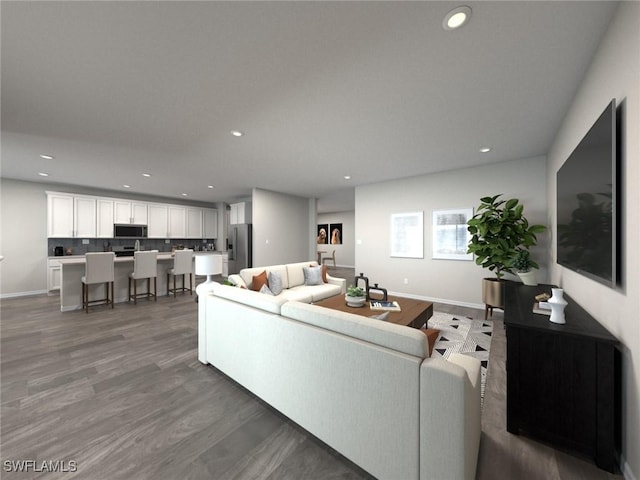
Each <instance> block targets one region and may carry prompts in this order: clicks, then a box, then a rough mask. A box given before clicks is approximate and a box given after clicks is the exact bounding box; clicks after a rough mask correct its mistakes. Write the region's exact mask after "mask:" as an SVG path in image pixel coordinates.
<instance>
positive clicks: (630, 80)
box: [548, 2, 640, 479]
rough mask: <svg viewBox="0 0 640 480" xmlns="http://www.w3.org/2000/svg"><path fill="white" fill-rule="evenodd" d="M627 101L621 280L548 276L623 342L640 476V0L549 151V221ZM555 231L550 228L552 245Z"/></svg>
mask: <svg viewBox="0 0 640 480" xmlns="http://www.w3.org/2000/svg"><path fill="white" fill-rule="evenodd" d="M612 98H615V99H616V103H617V104H620V103H622V104H623V110H624V118H623V124H624V129H623V136H624V139H623V148H622V154H623V167H622V169H623V178H624V181H623V195H624V202H623V203H624V206H623V208H624V213H623V220H622V223H623V228H624V238H623V244H624V248H623V250H624V268H623V280H624V285H623V287H622V288H621V289H617V290H614V289H610V288H607V287H605V286H603V285H600V284H599V283H596V282H594V281H592V280H589V279H588V278H586V277H583V276H581V275H578V274H576V273H574V272H572V271H570V270H567V269H565V268H563V267H561V266H559V265H556V264H555V248H554V249H553V250H554V251H553V254H554V255H553V259H554V263H553V264H552V268H551V278H552V281H553V282H554V283H556V284H559V285H561V286H562V287H563V288H564V289H565V290H566V292H567V293H568V294H569V295H570V296H571V297H572V298H573V299H574V300H575V301H577V302H579V303H580V304H581V305H582V307H584V308H585V309H586V310H587V311H588V312H589V313H590V314H591V315H593V316H594V317H595V318H596V319H597V320H598V321H599V322H600V323H602V324H603V325H604V326H605V327H606V328H607V329H608V330H609V331H610V332H611V333H612V334H613V335H615V336H616V337H617V338H618V339H619V340H620V342H621V343H622V344H623V385H624V387H623V389H624V391H623V452H622V454H623V457H624V458H623V461H624V462H625V463H624V464H623V473H624V474H625V477H626V478H628V479H631V478H635V479H638V478H640V318H639V316H638V314H639V312H640V255H639V254H638V245H640V214H639V212H640V136H639V135H638V132H640V3H638V2H621V4H620V6H619V7H618V10H617V12H616V14H615V16H614V18H613V20H612V22H611V25H610V26H609V30H608V32H607V33H606V35H605V36H604V38H603V40H602V42H601V44H600V47H599V50H598V52H597V53H596V55H595V56H594V60H593V62H592V64H591V66H590V68H589V70H588V72H587V74H586V75H585V78H584V81H583V82H582V85H581V86H580V88H579V90H578V92H577V94H576V97H575V99H574V101H573V104H572V105H571V108H570V109H569V111H568V112H567V115H566V117H565V120H564V122H563V125H562V128H561V129H560V130H559V132H558V135H557V137H556V139H555V141H554V143H553V146H552V148H551V150H550V152H549V155H548V183H549V194H548V205H549V212H550V213H551V215H550V218H549V223H550V224H552V225H555V221H556V217H555V204H556V173H557V171H558V169H559V168H560V166H561V165H562V163H563V162H564V161H565V160H566V159H567V157H568V156H569V154H570V153H571V152H572V151H573V149H574V148H575V146H576V145H577V144H578V142H579V141H580V139H582V137H583V136H584V134H585V133H586V132H587V131H588V129H589V128H590V127H591V125H592V124H593V122H594V121H595V120H596V118H598V115H599V114H600V113H601V112H602V110H604V108H605V106H606V105H607V104H608V103H609V102H610V101H611V99H612ZM555 238H556V232H555V229H554V231H553V240H552V245H555Z"/></svg>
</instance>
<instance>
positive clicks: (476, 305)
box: [389, 292, 484, 311]
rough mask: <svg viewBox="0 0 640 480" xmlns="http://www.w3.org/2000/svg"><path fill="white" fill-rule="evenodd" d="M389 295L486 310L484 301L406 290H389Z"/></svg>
mask: <svg viewBox="0 0 640 480" xmlns="http://www.w3.org/2000/svg"><path fill="white" fill-rule="evenodd" d="M389 295H397V296H398V297H406V298H413V299H415V300H422V301H423V302H432V303H433V302H436V303H445V304H447V305H456V306H458V307H466V308H474V309H476V310H482V311H484V303H468V302H459V301H457V300H451V299H448V298H436V297H427V296H424V295H414V294H412V293H404V292H389Z"/></svg>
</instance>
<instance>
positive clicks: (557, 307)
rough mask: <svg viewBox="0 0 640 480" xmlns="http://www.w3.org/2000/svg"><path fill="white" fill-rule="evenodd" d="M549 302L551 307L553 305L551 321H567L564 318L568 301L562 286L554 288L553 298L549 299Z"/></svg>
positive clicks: (552, 291)
mask: <svg viewBox="0 0 640 480" xmlns="http://www.w3.org/2000/svg"><path fill="white" fill-rule="evenodd" d="M547 303H548V304H549V307H551V316H550V317H549V321H550V322H553V323H559V324H564V323H567V321H566V320H565V318H564V309H565V307H566V306H567V301H566V300H565V299H564V290H563V289H561V288H552V289H551V298H550V299H549V300H547Z"/></svg>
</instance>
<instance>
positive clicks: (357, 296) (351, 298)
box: [344, 285, 367, 307]
mask: <svg viewBox="0 0 640 480" xmlns="http://www.w3.org/2000/svg"><path fill="white" fill-rule="evenodd" d="M344 299H345V300H346V301H347V305H348V306H350V307H363V306H364V304H365V302H366V301H367V295H366V293H365V291H364V289H363V288H362V287H356V286H354V285H349V287H348V288H347V293H346V294H345V296H344Z"/></svg>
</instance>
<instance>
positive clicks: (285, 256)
mask: <svg viewBox="0 0 640 480" xmlns="http://www.w3.org/2000/svg"><path fill="white" fill-rule="evenodd" d="M251 202H252V208H253V212H252V217H253V265H254V266H261V265H264V266H266V265H277V264H281V263H291V262H303V261H306V260H313V259H315V256H314V254H311V256H310V252H309V248H310V238H312V237H313V236H314V234H313V230H312V229H315V225H311V222H310V221H309V215H310V208H309V202H310V199H308V198H303V197H297V196H294V195H286V194H283V193H277V192H271V191H268V190H262V189H259V188H254V189H253V196H252V200H251Z"/></svg>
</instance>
